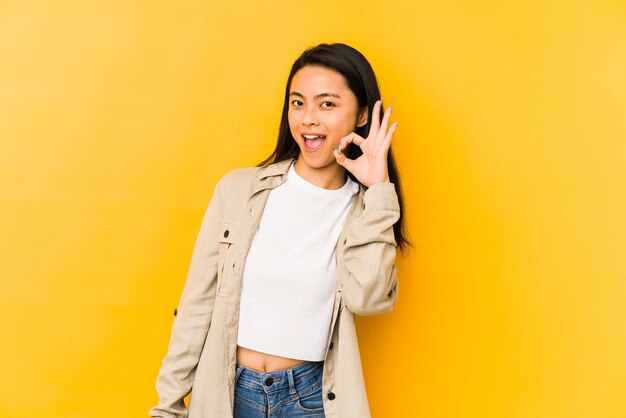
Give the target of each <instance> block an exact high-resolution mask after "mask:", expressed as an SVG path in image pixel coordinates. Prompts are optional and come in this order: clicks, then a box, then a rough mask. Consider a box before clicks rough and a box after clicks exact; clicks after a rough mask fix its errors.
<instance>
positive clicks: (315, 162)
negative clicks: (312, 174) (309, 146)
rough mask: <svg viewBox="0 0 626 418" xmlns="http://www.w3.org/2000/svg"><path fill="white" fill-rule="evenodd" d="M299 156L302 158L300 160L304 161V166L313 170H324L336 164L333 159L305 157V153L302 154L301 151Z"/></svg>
mask: <svg viewBox="0 0 626 418" xmlns="http://www.w3.org/2000/svg"><path fill="white" fill-rule="evenodd" d="M300 155H301V156H302V159H303V160H304V162H305V163H306V165H308V166H309V167H313V168H324V167H327V166H329V165H331V164H333V163H335V164H336V163H337V162H336V161H335V158H334V157H333V158H332V159H329V158H328V156H321V155H320V156H311V155H307V153H306V152H303V151H302V150H300ZM331 157H332V155H331Z"/></svg>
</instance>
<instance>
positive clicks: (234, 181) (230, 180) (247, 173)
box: [217, 167, 260, 190]
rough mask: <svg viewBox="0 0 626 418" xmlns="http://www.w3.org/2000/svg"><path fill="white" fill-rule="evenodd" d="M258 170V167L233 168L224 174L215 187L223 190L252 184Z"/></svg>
mask: <svg viewBox="0 0 626 418" xmlns="http://www.w3.org/2000/svg"><path fill="white" fill-rule="evenodd" d="M259 170H260V167H241V168H235V169H234V170H231V171H229V172H227V173H226V174H224V175H223V176H222V178H220V179H219V181H218V182H217V185H218V187H219V188H220V189H222V190H223V189H230V188H234V187H243V186H246V185H249V184H252V183H253V182H254V180H255V179H256V178H257V174H258V172H259Z"/></svg>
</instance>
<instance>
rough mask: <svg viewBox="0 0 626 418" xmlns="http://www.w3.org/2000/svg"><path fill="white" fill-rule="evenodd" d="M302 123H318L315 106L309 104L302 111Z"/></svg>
mask: <svg viewBox="0 0 626 418" xmlns="http://www.w3.org/2000/svg"><path fill="white" fill-rule="evenodd" d="M302 124H303V125H307V126H309V125H319V120H318V118H317V109H316V108H315V106H309V107H307V109H306V110H305V112H304V118H302Z"/></svg>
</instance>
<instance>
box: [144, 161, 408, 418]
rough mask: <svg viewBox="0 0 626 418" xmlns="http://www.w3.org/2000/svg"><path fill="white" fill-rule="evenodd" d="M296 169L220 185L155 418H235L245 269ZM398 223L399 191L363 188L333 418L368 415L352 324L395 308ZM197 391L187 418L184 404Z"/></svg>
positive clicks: (250, 170) (349, 227)
mask: <svg viewBox="0 0 626 418" xmlns="http://www.w3.org/2000/svg"><path fill="white" fill-rule="evenodd" d="M292 161H293V160H292V159H289V160H285V161H282V162H278V163H275V164H272V165H270V166H267V167H247V168H240V169H236V170H233V171H231V172H229V173H228V174H226V175H225V176H224V177H223V178H222V179H221V180H220V181H219V182H218V184H217V185H216V187H215V190H214V193H213V197H212V198H211V202H210V203H209V207H208V209H207V211H206V214H205V216H204V220H203V221H202V226H201V228H200V232H199V234H198V238H197V241H196V245H195V248H194V251H193V255H192V258H191V265H190V268H189V273H188V276H187V281H186V283H185V286H184V289H183V292H182V296H181V299H180V303H179V305H178V308H177V310H175V313H174V315H175V317H174V323H173V326H172V334H171V338H170V342H169V347H168V352H167V356H166V357H165V358H164V360H163V364H162V366H161V369H160V371H159V375H158V378H157V383H156V388H157V392H158V394H159V404H158V405H157V406H155V407H154V408H152V409H151V410H150V415H151V416H153V417H168V418H172V417H177V418H179V417H187V416H190V417H191V418H228V417H232V416H233V415H232V414H233V412H232V411H233V400H234V376H235V369H236V360H237V359H236V349H237V329H238V319H239V300H240V293H241V284H242V274H243V266H244V262H245V260H246V255H247V253H248V249H249V248H250V245H251V243H252V239H253V238H254V234H255V232H256V230H257V228H258V225H259V222H260V218H261V215H262V213H263V208H264V206H265V202H266V201H267V197H268V194H269V192H270V190H271V189H272V188H274V187H276V186H278V185H279V184H281V183H282V182H283V181H284V180H285V176H286V173H287V169H288V168H289V165H290V164H291V162H292ZM399 215H400V207H399V204H398V197H397V195H396V191H395V186H394V184H392V183H377V184H374V185H372V186H371V187H369V188H365V187H364V186H363V185H360V191H359V193H358V195H357V200H356V202H355V204H354V206H353V208H352V209H351V211H350V213H349V215H348V217H347V219H346V222H345V224H344V227H343V230H342V232H341V234H340V235H339V240H338V241H337V245H336V247H335V255H336V259H337V270H338V273H337V274H338V276H337V291H336V293H335V305H334V310H333V317H332V322H331V329H332V330H333V331H332V337H331V343H330V344H329V346H328V348H327V350H326V358H325V365H324V377H323V381H322V386H323V393H324V411H325V415H326V417H327V418H337V417H339V418H361V417H369V416H370V412H369V407H368V403H367V395H366V393H365V384H364V381H363V374H362V370H361V360H360V355H359V347H358V341H357V335H356V329H355V323H354V321H355V316H354V315H355V314H358V315H370V314H377V313H382V312H387V311H390V310H391V309H392V308H393V306H394V305H395V302H396V296H397V290H398V284H397V277H396V267H395V265H394V262H395V258H396V241H395V239H394V234H393V228H392V227H393V225H394V224H395V223H396V221H397V220H398V218H399ZM296 238H297V237H294V239H296ZM190 391H193V392H192V394H191V399H190V403H189V409H188V410H187V408H186V407H185V404H184V402H183V398H184V397H185V396H186V395H187V394H189V392H190Z"/></svg>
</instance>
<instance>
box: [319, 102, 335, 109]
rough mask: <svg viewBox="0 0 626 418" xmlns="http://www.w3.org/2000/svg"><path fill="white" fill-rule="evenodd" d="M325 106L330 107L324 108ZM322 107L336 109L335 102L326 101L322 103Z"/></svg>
mask: <svg viewBox="0 0 626 418" xmlns="http://www.w3.org/2000/svg"><path fill="white" fill-rule="evenodd" d="M325 104H328V106H324V105H325ZM322 107H325V108H329V107H335V104H334V103H333V102H328V101H326V102H323V103H322Z"/></svg>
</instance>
